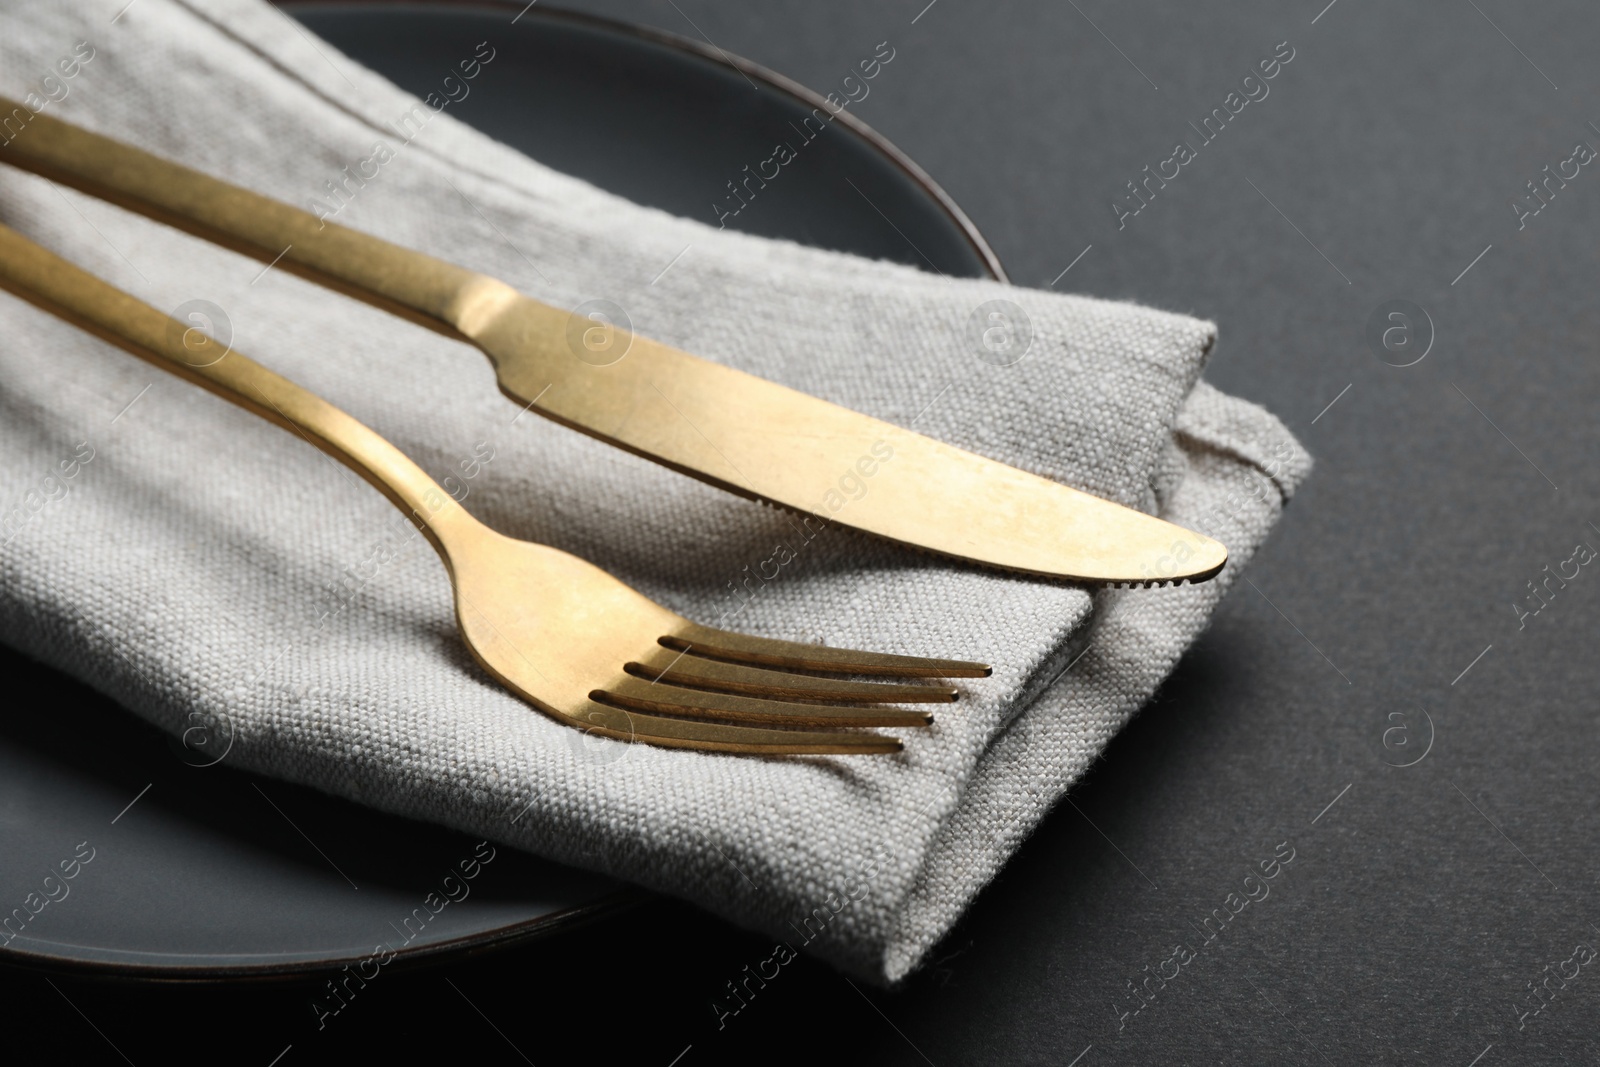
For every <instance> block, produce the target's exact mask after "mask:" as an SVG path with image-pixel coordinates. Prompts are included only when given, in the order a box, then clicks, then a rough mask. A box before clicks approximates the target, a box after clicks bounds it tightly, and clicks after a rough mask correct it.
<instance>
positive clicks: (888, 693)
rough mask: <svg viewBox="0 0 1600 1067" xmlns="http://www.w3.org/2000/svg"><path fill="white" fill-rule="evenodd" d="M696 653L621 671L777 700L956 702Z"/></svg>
mask: <svg viewBox="0 0 1600 1067" xmlns="http://www.w3.org/2000/svg"><path fill="white" fill-rule="evenodd" d="M694 651H698V649H694V650H688V651H684V652H671V651H669V650H667V649H665V648H663V649H661V650H660V651H658V652H656V653H654V654H652V655H651V656H649V657H648V658H647V659H645V660H644V661H642V662H640V661H635V662H632V663H629V664H627V665H625V666H624V667H623V670H625V671H627V672H628V673H629V674H631V675H634V676H635V677H638V678H643V679H645V680H646V681H649V682H666V683H668V684H669V685H681V686H685V687H687V688H689V689H711V690H716V691H719V692H724V693H746V694H749V695H750V696H758V697H771V698H774V699H779V700H833V701H839V702H842V703H846V704H947V703H949V702H950V701H952V700H954V699H956V695H957V694H956V690H955V688H954V687H952V686H948V685H909V684H905V683H897V682H854V681H847V680H845V679H842V678H816V677H811V676H808V675H803V674H789V673H786V672H784V671H769V670H763V669H762V668H760V667H749V666H746V665H744V664H742V663H725V662H723V661H721V660H714V659H701V658H700V657H699V656H696V655H694V654H693V652H694Z"/></svg>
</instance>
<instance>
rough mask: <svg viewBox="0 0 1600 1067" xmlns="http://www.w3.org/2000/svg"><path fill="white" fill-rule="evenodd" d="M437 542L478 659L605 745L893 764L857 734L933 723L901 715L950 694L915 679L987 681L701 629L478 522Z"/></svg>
mask: <svg viewBox="0 0 1600 1067" xmlns="http://www.w3.org/2000/svg"><path fill="white" fill-rule="evenodd" d="M442 540H443V545H444V548H445V552H446V555H447V556H448V559H449V563H450V571H451V579H452V582H453V584H454V586H455V594H456V613H457V617H458V619H459V621H460V626H461V634H462V637H463V638H464V640H465V641H466V643H467V647H468V648H469V649H471V651H472V654H473V656H474V657H475V658H476V659H477V660H478V662H479V663H480V664H482V666H483V667H484V669H485V670H487V671H488V672H489V673H490V674H492V675H493V676H494V677H495V678H497V679H498V680H499V681H500V682H501V683H502V684H504V685H505V686H506V687H507V688H508V689H510V690H511V691H512V692H514V693H516V694H518V695H519V696H521V697H522V698H523V699H525V700H527V701H528V702H529V703H531V704H533V705H534V706H535V707H537V708H538V709H539V710H541V711H543V712H545V713H546V714H548V715H550V716H552V717H554V718H556V719H558V720H560V721H562V722H564V723H567V724H568V725H571V726H575V727H577V728H578V729H581V730H584V731H587V732H590V733H595V734H598V735H601V736H604V737H611V738H616V739H618V740H622V741H641V742H646V743H649V744H655V745H664V746H667V747H672V748H693V749H705V750H710V751H719V752H741V753H753V754H762V755H804V754H813V755H818V754H836V755H850V754H867V753H882V752H898V751H899V750H900V747H901V746H900V740H899V738H896V737H893V736H890V735H886V734H879V733H875V732H872V731H870V730H865V729H859V728H860V727H873V726H888V727H905V726H928V725H930V724H931V723H932V722H933V716H932V715H931V714H929V713H928V712H926V711H922V710H917V709H912V708H904V707H898V706H896V705H901V704H928V703H947V702H949V701H952V700H955V699H956V695H957V693H956V690H955V689H954V688H953V687H951V686H949V685H948V684H945V685H939V684H929V683H926V682H917V681H912V679H933V678H980V677H984V676H986V675H988V674H989V668H988V667H986V666H984V665H983V664H981V663H968V662H964V661H960V660H935V659H922V658H919V657H914V656H893V655H882V654H878V653H872V652H854V651H850V650H847V649H838V648H826V647H823V646H818V645H805V644H798V643H794V642H789V641H775V640H770V639H766V638H757V637H750V636H747V635H744V634H736V633H729V632H727V631H724V630H717V629H713V628H711V627H708V626H701V625H698V624H696V623H693V622H690V621H689V620H688V619H685V618H683V617H682V616H680V615H677V614H675V613H674V612H671V611H668V610H667V609H666V608H664V607H662V606H661V605H659V604H657V603H655V602H654V601H652V600H650V599H649V598H648V597H646V596H644V595H643V594H641V593H639V592H638V591H636V590H634V589H633V588H631V587H630V586H628V585H626V584H624V583H623V582H621V581H619V580H617V579H616V578H614V577H612V576H611V575H610V574H607V573H606V572H605V571H603V570H601V569H600V568H599V567H596V566H594V565H593V564H591V563H587V562H585V561H584V560H581V559H579V558H578V557H576V556H573V555H570V554H568V553H566V552H562V551H561V550H560V549H556V548H550V547H549V546H546V545H539V544H534V543H532V542H528V541H518V540H516V539H514V538H510V537H505V536H503V535H501V534H498V533H495V532H494V531H493V530H490V529H489V528H488V527H486V526H483V525H481V524H478V523H476V522H473V523H469V524H465V525H461V526H457V527H456V528H455V529H453V530H451V531H450V533H449V536H447V537H445V538H443V539H442ZM828 675H848V676H854V677H828ZM862 675H869V676H870V675H878V676H887V677H891V678H894V679H896V681H894V682H878V681H863V680H861V679H860V677H859V676H862Z"/></svg>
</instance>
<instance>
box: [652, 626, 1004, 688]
mask: <svg viewBox="0 0 1600 1067" xmlns="http://www.w3.org/2000/svg"><path fill="white" fill-rule="evenodd" d="M661 643H662V644H663V645H665V646H667V647H668V648H670V649H672V650H674V651H676V652H682V651H685V650H686V649H687V648H688V647H689V646H691V645H692V646H693V647H694V652H695V654H696V655H698V656H705V657H707V658H710V659H722V660H729V661H731V662H734V663H760V664H764V665H766V666H769V667H794V668H798V669H800V670H807V671H831V672H833V673H835V674H881V675H884V676H886V677H892V678H987V677H989V674H990V668H989V667H988V665H987V664H983V663H972V662H970V661H967V660H959V659H924V658H923V657H921V656H895V655H889V654H887V653H883V652H860V651H857V650H855V649H849V648H829V647H827V646H825V645H803V644H800V643H799V642H798V641H777V640H773V639H771V638H766V637H751V636H750V635H749V634H739V633H730V632H729V631H727V630H718V629H715V628H713V627H710V626H700V625H698V624H695V623H690V624H688V625H687V626H684V627H681V628H679V629H678V630H677V632H675V633H672V634H668V635H667V636H666V637H663V638H662V639H661Z"/></svg>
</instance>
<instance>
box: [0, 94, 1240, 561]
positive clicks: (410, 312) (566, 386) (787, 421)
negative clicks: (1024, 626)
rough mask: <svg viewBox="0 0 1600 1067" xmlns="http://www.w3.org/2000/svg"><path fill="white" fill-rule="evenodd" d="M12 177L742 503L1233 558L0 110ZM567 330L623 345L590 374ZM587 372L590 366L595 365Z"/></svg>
mask: <svg viewBox="0 0 1600 1067" xmlns="http://www.w3.org/2000/svg"><path fill="white" fill-rule="evenodd" d="M17 110H21V111H22V113H23V115H24V116H25V125H24V126H23V127H22V129H21V130H20V132H19V133H18V134H17V136H15V137H12V138H11V140H10V141H9V142H8V143H6V144H5V145H4V146H0V162H5V163H10V164H11V165H13V166H16V167H19V168H21V169H23V170H27V171H32V172H33V173H35V174H40V175H42V176H44V177H46V178H50V179H53V180H55V181H59V182H61V183H63V184H65V185H70V186H72V187H74V188H76V189H79V190H81V191H83V192H85V193H88V194H90V195H91V196H95V197H98V198H100V199H103V200H107V201H110V202H111V203H114V204H118V205H121V206H122V207H125V208H127V209H129V210H131V211H134V212H137V213H138V214H141V215H145V216H148V217H150V218H153V219H157V220H159V221H161V222H165V223H167V224H169V225H172V226H175V227H177V228H179V229H182V230H185V231H187V232H189V233H192V234H194V235H196V236H198V237H201V238H204V239H206V240H208V241H212V242H214V243H216V244H219V245H222V246H224V247H227V248H231V249H233V250H235V251H237V252H241V253H244V254H245V255H248V256H252V257H254V258H256V259H259V260H261V261H263V262H267V263H276V264H278V265H279V266H281V267H284V268H285V269H288V270H290V271H293V272H294V273H296V274H299V275H301V276H302V277H305V278H307V279H309V280H311V281H314V282H317V283H318V284H321V285H325V286H327V287H328V288H330V289H334V290H337V291H339V292H341V293H345V294H347V295H349V296H353V297H355V298H356V299H358V300H361V301H363V302H365V303H368V304H372V305H374V306H376V307H380V308H384V309H385V310H388V311H391V312H393V313H395V314H397V315H401V316H404V317H405V318H408V319H411V320H412V321H414V322H417V323H420V324H422V325H424V326H428V327H430V328H431V329H434V330H437V331H439V332H440V333H443V334H445V335H446V336H448V337H452V338H455V339H457V340H462V341H466V342H468V343H469V344H473V345H476V346H477V347H478V348H479V349H481V350H482V351H483V352H484V354H486V355H487V356H488V357H489V359H490V360H491V361H492V362H493V363H494V366H495V370H496V373H497V376H498V379H499V383H500V388H501V390H502V391H504V392H505V393H506V394H507V395H508V396H509V397H511V398H512V399H514V400H515V401H517V402H518V403H519V404H522V405H527V406H528V407H530V408H531V409H532V410H534V411H537V412H538V413H539V414H541V415H543V416H545V417H547V418H550V419H554V420H555V421H556V422H559V423H561V424H563V425H566V426H570V427H572V428H573V429H575V430H579V431H581V432H583V433H586V434H589V435H590V436H592V437H596V438H598V439H600V440H602V441H605V442H607V443H609V444H613V445H616V446H617V447H618V448H623V449H626V450H627V451H629V452H633V453H635V454H637V455H640V456H644V457H645V458H647V459H652V460H654V461H656V462H658V463H661V464H664V465H665V466H668V467H671V468H672V469H673V470H676V471H680V472H682V473H684V474H687V475H690V476H691V477H695V478H698V479H700V480H701V481H704V482H708V483H710V484H712V485H715V486H717V487H719V488H722V489H726V490H728V491H729V492H732V493H737V494H739V495H741V496H745V497H749V498H751V499H754V500H759V501H765V502H769V503H773V504H778V505H781V506H783V507H785V508H789V509H791V510H793V511H795V512H798V513H800V514H801V515H802V516H804V521H806V522H807V523H808V525H812V526H813V527H814V528H820V527H821V526H825V525H827V524H829V523H834V522H837V523H839V524H840V525H843V526H849V527H852V528H854V529H857V530H861V531H864V532H866V533H870V534H875V535H877V536H879V537H883V538H886V539H888V540H890V541H894V542H898V543H900V544H904V545H911V546H914V547H917V548H922V549H926V550H928V551H930V552H934V553H938V554H940V555H944V556H950V557H954V558H956V559H962V560H970V561H973V562H976V563H981V564H986V565H989V566H993V567H999V568H1003V569H1006V570H1013V571H1021V572H1024V573H1028V574H1035V575H1043V576H1047V577H1052V578H1062V579H1068V580H1073V581H1083V582H1092V583H1106V584H1124V583H1127V584H1133V585H1146V584H1160V583H1163V582H1173V581H1184V580H1188V581H1204V580H1205V579H1207V578H1210V577H1212V576H1213V575H1215V574H1217V572H1219V571H1220V570H1221V569H1222V567H1223V565H1224V564H1225V563H1226V562H1227V555H1228V554H1227V549H1226V548H1225V547H1224V546H1223V545H1222V544H1221V543H1219V542H1217V541H1213V540H1211V539H1210V538H1207V537H1204V536H1202V535H1200V534H1197V533H1193V532H1191V531H1189V530H1185V529H1183V528H1182V527H1179V526H1175V525H1173V524H1171V523H1168V522H1164V521H1162V520H1160V519H1156V518H1153V517H1151V516H1149V515H1145V514H1143V513H1141V512H1138V511H1134V510H1133V509H1131V508H1126V507H1123V506H1121V505H1118V504H1113V503H1111V502H1110V501H1106V500H1102V499H1100V498H1098V497H1095V496H1092V495H1090V494H1088V493H1084V492H1080V491H1078V490H1076V489H1072V488H1070V487H1068V486H1065V485H1061V484H1059V483H1057V482H1052V481H1049V480H1048V479H1045V478H1041V477H1038V476H1037V475H1033V474H1029V473H1027V472H1026V471H1021V470H1018V469H1016V468H1014V467H1010V466H1007V465H1006V464H1003V463H999V462H996V461H994V460H991V459H986V458H984V457H982V456H978V455H974V454H973V453H971V452H966V451H963V450H962V449H959V448H954V447H952V446H950V445H947V444H943V443H941V442H939V441H936V440H934V439H932V438H930V437H925V436H923V435H922V434H918V433H914V432H912V431H910V430H907V429H903V428H901V427H899V426H895V425H893V424H891V423H887V422H883V421H881V420H879V419H874V418H870V417H868V416H866V415H862V414H860V413H858V412H854V411H850V410H848V409H846V408H842V407H839V406H838V405H836V404H831V403H828V402H827V401H824V400H819V399H817V398H816V397H813V396H809V395H807V394H805V393H801V392H798V391H796V390H793V389H788V388H786V387H784V386H781V385H778V384H776V383H774V382H769V381H767V380H765V379H762V378H758V377H755V376H754V375H750V374H746V373H744V372H742V371H738V370H734V369H733V368H731V367H726V366H723V365H721V364H718V363H713V362H710V361H708V360H704V359H700V358H698V357H696V356H692V355H690V354H688V353H687V352H683V351H680V350H678V349H676V348H672V347H670V346H668V345H664V344H661V343H659V342H656V341H652V340H649V339H648V338H645V337H640V336H637V335H630V334H627V333H625V332H622V331H620V329H619V328H617V327H614V326H608V325H603V324H595V323H591V322H589V321H588V320H586V319H579V320H576V321H575V320H574V317H573V315H572V313H570V312H568V311H563V310H561V309H559V308H555V307H552V306H550V305H548V304H544V303H541V302H539V301H537V300H534V299H532V298H530V297H527V296H524V295H522V294H521V293H519V292H517V291H516V290H515V289H513V288H511V287H510V286H509V285H506V284H505V283H504V282H501V281H498V280H496V279H494V278H490V277H488V276H486V275H482V274H476V273H473V272H472V271H468V270H466V269H464V268H462V267H458V266H455V265H453V264H450V263H445V262H443V261H442V260H438V259H435V258H433V257H432V256H428V255H425V254H423V253H421V252H417V251H414V250H412V249H409V248H403V247H401V246H399V245H395V244H391V243H389V242H387V241H384V240H381V239H379V238H376V237H372V236H370V235H368V234H364V233H361V232H358V231H356V230H352V229H349V228H347V227H344V226H340V225H338V224H337V223H332V222H325V221H323V220H319V219H318V218H317V217H316V216H314V215H312V214H311V213H309V212H306V211H302V210H300V209H299V208H295V207H291V206H289V205H287V204H284V203H281V202H279V201H276V200H272V199H269V198H267V197H264V196H261V195H260V194H257V193H253V192H250V191H249V190H247V189H243V188H240V187H238V186H235V185H231V184H229V183H228V182H224V181H221V180H219V179H217V178H213V177H210V176H208V175H205V174H202V173H200V172H199V171H196V170H192V169H190V168H188V167H185V166H183V165H181V164H178V163H174V162H172V161H170V160H166V159H162V158H160V157H159V156H155V155H152V154H151V153H149V152H145V151H144V150H142V149H139V148H135V147H133V146H131V145H127V144H123V143H121V142H119V141H115V140H112V139H111V138H108V137H104V136H101V135H100V134H96V133H91V132H90V131H88V130H84V129H82V128H80V127H77V126H74V125H72V124H70V123H67V122H63V121H61V120H59V119H56V118H53V117H51V116H49V115H44V114H34V113H32V112H31V111H30V110H28V109H23V108H22V106H21V105H19V104H14V103H13V102H11V101H9V100H6V99H4V98H0V117H3V116H5V115H12V114H14V113H15V112H16V111H17ZM569 329H579V330H585V329H601V330H615V331H617V332H616V333H613V334H605V335H604V336H603V338H602V340H603V342H604V343H603V344H602V345H601V346H600V348H601V349H602V350H604V351H606V352H625V353H626V356H625V358H621V359H617V360H615V361H611V360H610V358H609V357H602V358H592V357H591V358H580V357H579V356H577V355H575V352H576V351H578V350H579V349H580V348H581V347H582V346H575V345H571V344H569V341H568V331H569ZM584 352H585V356H588V355H589V352H588V350H587V349H584Z"/></svg>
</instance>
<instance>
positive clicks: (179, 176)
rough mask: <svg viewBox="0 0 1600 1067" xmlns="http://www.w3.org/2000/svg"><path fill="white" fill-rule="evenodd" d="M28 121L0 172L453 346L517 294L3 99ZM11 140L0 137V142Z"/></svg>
mask: <svg viewBox="0 0 1600 1067" xmlns="http://www.w3.org/2000/svg"><path fill="white" fill-rule="evenodd" d="M19 111H20V112H21V114H23V115H25V116H29V117H28V118H27V120H26V123H25V125H23V126H22V128H21V129H20V131H19V132H17V133H16V134H15V135H14V136H12V137H11V139H10V141H8V142H5V143H4V144H0V163H9V164H11V165H12V166H15V167H18V168H21V169H22V170H27V171H32V172H33V173H35V174H39V175H42V176H43V177H46V178H51V179H54V180H55V181H59V182H61V183H62V184H64V185H70V186H72V187H73V188H75V189H79V190H82V191H83V192H85V193H88V194H89V195H91V196H94V197H97V198H99V199H101V200H107V201H110V202H111V203H114V204H118V205H120V206H122V207H125V208H127V209H129V210H130V211H134V212H136V213H138V214H140V215H145V216H148V217H150V218H153V219H157V220H159V221H161V222H165V223H167V224H168V225H170V226H175V227H177V228H178V229H181V230H185V231H187V232H189V233H192V234H194V235H195V236H197V237H200V238H203V239H205V240H207V241H211V242H212V243H214V244H219V245H222V246H223V247H225V248H231V249H233V250H234V251H236V252H240V253H243V254H244V255H247V256H251V257H253V258H255V259H259V260H261V261H262V262H266V263H277V264H279V265H280V266H282V267H285V268H286V269H288V270H290V271H292V272H294V273H296V274H299V275H301V276H303V277H306V278H308V279H310V280H311V281H314V282H316V283H317V284H319V285H324V286H327V287H328V288H331V289H335V290H337V291H339V292H342V293H344V294H346V295H347V296H353V297H355V298H356V299H358V300H361V301H363V302H364V303H368V304H372V305H374V306H376V307H379V308H382V309H384V310H386V311H390V312H393V313H394V314H397V315H400V316H402V317H404V318H407V319H410V320H411V321H413V322H417V323H420V324H421V325H424V326H427V327H429V328H430V329H434V330H437V331H439V332H440V333H443V334H445V335H446V336H449V337H453V338H455V339H457V340H468V339H470V336H471V333H472V331H473V329H474V328H475V327H476V326H477V325H479V324H481V323H482V322H483V321H485V319H486V316H487V315H488V314H490V313H492V312H493V311H494V310H497V309H498V307H499V306H500V305H501V304H503V303H504V302H506V301H508V300H510V299H513V298H515V297H517V296H518V295H519V294H517V292H516V290H514V289H512V288H511V287H510V286H508V285H506V284H505V283H503V282H500V281H497V280H495V279H493V278H489V277H487V276H485V275H481V274H474V273H473V272H472V271H469V270H466V269H465V268H462V267H458V266H455V265H454V264H451V263H446V262H444V261H443V260H439V259H435V258H434V257H432V256H429V255H426V254H424V253H422V252H417V251H415V250H413V249H409V248H403V247H401V246H400V245H395V244H390V243H389V242H388V241H384V240H382V239H380V238H377V237H373V236H371V235H369V234H365V233H361V232H359V231H357V230H352V229H348V228H347V227H344V226H340V225H339V224H337V223H333V222H326V221H324V220H322V219H319V218H317V217H316V216H315V215H313V214H311V213H310V212H307V211H302V210H300V209H299V208H296V207H290V206H289V205H288V204H285V203H282V202H280V201H277V200H273V199H271V198H269V197H265V196H262V195H261V194H259V193H253V192H251V191H250V190H248V189H244V188H241V187H239V186H237V185H233V184H231V183H229V182H225V181H222V180H221V179H218V178H213V177H211V176H209V175H206V174H202V173H201V172H199V171H197V170H192V169H190V168H189V167H185V166H183V165H182V164H180V163H174V162H172V161H171V160H167V159H162V158H161V157H160V156H156V155H152V154H151V153H149V152H146V151H144V150H143V149H141V148H135V147H133V146H132V145H128V144H124V143H122V142H121V141H116V140H113V139H112V138H110V137H105V136H102V135H101V134H98V133H91V132H90V131H88V130H85V129H83V128H81V127H79V126H75V125H73V124H72V123H70V122H64V121H62V120H60V119H57V118H55V117H53V116H51V115H44V114H38V115H33V114H31V113H30V111H29V110H27V109H23V108H22V106H21V105H20V104H17V103H15V102H14V101H11V100H8V99H6V98H5V97H0V117H9V116H13V115H16V114H17V113H18V112H19ZM9 133H10V131H9V130H6V131H4V132H0V137H3V136H6V135H8V134H9Z"/></svg>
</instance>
